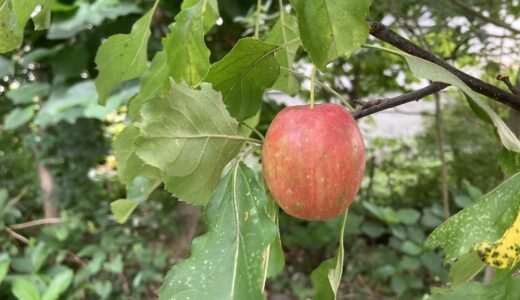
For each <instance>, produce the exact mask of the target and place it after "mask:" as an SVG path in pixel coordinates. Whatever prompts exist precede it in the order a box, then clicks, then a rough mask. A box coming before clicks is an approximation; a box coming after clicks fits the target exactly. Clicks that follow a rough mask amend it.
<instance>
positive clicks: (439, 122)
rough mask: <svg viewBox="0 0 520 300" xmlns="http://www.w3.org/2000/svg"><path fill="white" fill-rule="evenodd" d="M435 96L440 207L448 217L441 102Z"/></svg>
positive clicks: (436, 94) (437, 96)
mask: <svg viewBox="0 0 520 300" xmlns="http://www.w3.org/2000/svg"><path fill="white" fill-rule="evenodd" d="M433 96H434V97H435V129H436V133H437V146H438V147H439V159H440V161H441V187H442V207H443V209H444V217H445V218H446V220H447V219H449V218H450V215H451V212H450V196H449V189H448V188H449V186H448V184H449V182H448V167H447V165H446V156H445V154H444V130H443V126H442V125H443V120H442V104H441V97H440V95H439V93H435V94H433Z"/></svg>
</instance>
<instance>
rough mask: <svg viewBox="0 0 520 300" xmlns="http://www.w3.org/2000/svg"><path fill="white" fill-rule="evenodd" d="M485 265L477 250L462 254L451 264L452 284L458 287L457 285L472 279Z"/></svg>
mask: <svg viewBox="0 0 520 300" xmlns="http://www.w3.org/2000/svg"><path fill="white" fill-rule="evenodd" d="M485 265H486V264H484V263H483V262H482V259H481V258H480V257H479V256H478V254H477V253H476V252H475V251H471V252H468V253H467V254H464V255H462V256H461V257H459V259H457V261H456V262H455V263H454V264H453V265H452V266H451V269H450V275H449V276H450V280H451V286H452V287H453V288H456V287H457V286H459V285H461V284H463V283H465V282H468V281H470V280H471V279H472V278H473V277H475V275H477V274H478V273H479V272H480V270H482V268H484V266H485Z"/></svg>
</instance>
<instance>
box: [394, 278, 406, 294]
mask: <svg viewBox="0 0 520 300" xmlns="http://www.w3.org/2000/svg"><path fill="white" fill-rule="evenodd" d="M390 286H391V287H392V290H393V291H394V292H395V293H396V294H397V295H402V294H403V293H404V291H406V289H407V284H406V280H405V278H404V277H402V276H400V275H396V276H393V277H392V280H391V282H390Z"/></svg>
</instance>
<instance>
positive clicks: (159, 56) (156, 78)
mask: <svg viewBox="0 0 520 300" xmlns="http://www.w3.org/2000/svg"><path fill="white" fill-rule="evenodd" d="M168 75H169V73H168V64H167V63H166V54H165V53H164V52H163V51H161V52H157V53H156V54H155V56H154V58H153V60H152V64H151V66H150V68H148V69H147V70H146V72H145V73H144V74H143V78H142V79H141V85H140V87H139V93H138V94H137V95H136V96H135V97H134V98H133V99H132V100H130V103H129V104H128V115H129V116H130V119H131V120H132V121H137V120H139V112H140V111H141V107H142V106H143V104H144V103H145V102H146V101H148V100H149V99H150V98H152V97H154V96H156V95H158V94H160V93H162V92H165V91H167V89H168Z"/></svg>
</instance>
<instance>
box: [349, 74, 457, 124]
mask: <svg viewBox="0 0 520 300" xmlns="http://www.w3.org/2000/svg"><path fill="white" fill-rule="evenodd" d="M448 86H449V84H446V83H442V82H432V83H431V84H430V85H427V86H425V87H423V88H421V89H418V90H417V91H413V92H411V93H408V94H404V95H400V96H397V97H393V98H388V99H379V100H375V101H372V102H371V103H373V104H368V105H365V108H363V109H361V110H359V111H356V112H353V113H352V116H353V117H354V118H355V119H360V118H363V117H366V116H368V115H371V114H373V113H376V112H379V111H382V110H385V109H389V108H392V107H396V106H399V105H401V104H405V103H408V102H412V101H417V100H420V99H422V98H424V97H426V96H429V95H432V94H434V93H437V92H439V91H441V90H443V89H445V88H446V87H448Z"/></svg>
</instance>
